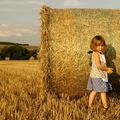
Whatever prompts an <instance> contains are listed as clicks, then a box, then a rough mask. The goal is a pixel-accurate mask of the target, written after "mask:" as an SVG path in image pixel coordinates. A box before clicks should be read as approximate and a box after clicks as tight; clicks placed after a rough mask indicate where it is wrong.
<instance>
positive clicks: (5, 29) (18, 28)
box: [0, 23, 37, 37]
mask: <svg viewBox="0 0 120 120" xmlns="http://www.w3.org/2000/svg"><path fill="white" fill-rule="evenodd" d="M26 34H27V35H30V36H31V35H32V36H34V35H37V30H35V29H34V28H33V26H23V25H8V24H5V23H3V24H0V37H11V36H14V37H22V36H24V35H26Z"/></svg>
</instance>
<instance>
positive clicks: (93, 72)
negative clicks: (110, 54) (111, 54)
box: [90, 51, 108, 82]
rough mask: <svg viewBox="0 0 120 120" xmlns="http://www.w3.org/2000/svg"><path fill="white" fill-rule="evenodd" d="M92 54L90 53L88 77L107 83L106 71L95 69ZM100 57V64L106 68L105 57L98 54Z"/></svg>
mask: <svg viewBox="0 0 120 120" xmlns="http://www.w3.org/2000/svg"><path fill="white" fill-rule="evenodd" d="M93 54H94V51H93V53H92V59H91V61H92V68H91V72H90V77H94V78H102V80H103V81H104V82H108V74H107V72H106V71H102V70H100V69H98V68H97V66H96V64H95V60H94V58H93ZM99 55H100V62H101V64H102V65H105V66H106V59H105V55H104V54H103V53H99Z"/></svg>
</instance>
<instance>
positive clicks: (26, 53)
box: [0, 45, 38, 60]
mask: <svg viewBox="0 0 120 120" xmlns="http://www.w3.org/2000/svg"><path fill="white" fill-rule="evenodd" d="M37 52H38V51H37V50H36V49H35V50H28V49H27V48H25V47H22V46H21V45H12V46H9V47H4V48H2V49H1V51H0V60H5V58H6V57H9V59H10V60H29V59H30V57H31V56H33V57H34V58H35V59H37Z"/></svg>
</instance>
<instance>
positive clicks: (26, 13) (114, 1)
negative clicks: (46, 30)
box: [0, 0, 120, 46]
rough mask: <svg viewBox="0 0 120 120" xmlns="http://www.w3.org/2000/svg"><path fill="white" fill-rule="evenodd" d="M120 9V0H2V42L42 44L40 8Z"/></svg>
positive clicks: (0, 27) (0, 4) (0, 11)
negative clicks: (45, 6)
mask: <svg viewBox="0 0 120 120" xmlns="http://www.w3.org/2000/svg"><path fill="white" fill-rule="evenodd" d="M43 5H47V6H49V7H52V8H62V9H64V8H104V9H120V0H0V42H1V41H2V42H15V43H23V44H30V45H37V46H39V44H40V9H41V7H42V6H43Z"/></svg>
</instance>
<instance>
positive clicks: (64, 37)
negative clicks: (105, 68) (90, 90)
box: [39, 6, 120, 97]
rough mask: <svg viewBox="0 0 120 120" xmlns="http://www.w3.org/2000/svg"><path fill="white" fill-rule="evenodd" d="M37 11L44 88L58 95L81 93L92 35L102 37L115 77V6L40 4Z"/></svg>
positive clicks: (119, 25)
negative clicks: (86, 6)
mask: <svg viewBox="0 0 120 120" xmlns="http://www.w3.org/2000/svg"><path fill="white" fill-rule="evenodd" d="M40 15H41V31H40V34H41V43H40V50H39V61H40V64H41V68H40V69H41V70H42V79H43V82H44V86H45V88H46V90H49V91H51V92H55V93H56V94H57V95H60V96H61V95H62V94H66V95H68V96H71V97H72V96H73V97H75V96H82V95H84V94H85V92H86V85H87V80H88V76H89V72H90V65H89V60H90V55H89V54H88V53H87V52H88V51H89V50H90V48H89V44H90V40H91V39H92V38H93V37H94V36H95V35H102V36H103V37H104V38H105V39H106V42H107V44H108V51H107V52H106V58H107V59H108V61H109V62H108V65H109V67H114V70H115V72H114V74H113V76H114V77H116V76H117V81H119V78H120V77H119V73H120V69H119V68H120V66H119V61H120V49H119V40H120V33H119V32H120V11H119V10H110V9H55V8H54V9H53V8H50V7H48V6H43V7H42V9H41V11H40ZM116 54H117V57H116ZM113 60H114V61H113ZM115 65H117V66H115ZM113 76H112V77H111V78H112V79H113Z"/></svg>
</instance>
